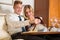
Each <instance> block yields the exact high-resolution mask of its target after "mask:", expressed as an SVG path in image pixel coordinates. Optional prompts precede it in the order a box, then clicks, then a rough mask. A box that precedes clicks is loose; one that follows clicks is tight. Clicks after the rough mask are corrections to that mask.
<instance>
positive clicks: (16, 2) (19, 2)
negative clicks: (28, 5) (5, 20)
mask: <svg viewBox="0 0 60 40" xmlns="http://www.w3.org/2000/svg"><path fill="white" fill-rule="evenodd" d="M16 4H22V1H14V6H15V5H16Z"/></svg>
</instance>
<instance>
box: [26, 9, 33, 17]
mask: <svg viewBox="0 0 60 40" xmlns="http://www.w3.org/2000/svg"><path fill="white" fill-rule="evenodd" d="M26 16H27V17H30V16H33V12H32V10H30V9H29V8H27V9H26Z"/></svg>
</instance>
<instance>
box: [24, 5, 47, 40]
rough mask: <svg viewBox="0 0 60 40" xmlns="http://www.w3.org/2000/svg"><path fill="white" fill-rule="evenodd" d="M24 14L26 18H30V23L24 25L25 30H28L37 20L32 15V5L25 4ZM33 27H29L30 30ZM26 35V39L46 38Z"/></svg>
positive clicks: (37, 39)
mask: <svg viewBox="0 0 60 40" xmlns="http://www.w3.org/2000/svg"><path fill="white" fill-rule="evenodd" d="M24 14H25V18H26V20H30V21H31V22H30V23H31V25H29V26H26V29H27V31H30V28H31V27H32V26H34V27H35V25H36V24H37V23H38V22H37V20H36V19H35V17H34V11H33V9H32V7H31V6H30V5H25V7H24ZM33 29H34V28H33ZM33 29H31V30H33ZM27 37H28V38H26V39H28V40H46V39H43V38H40V37H38V36H32V35H31V36H29V35H28V36H27Z"/></svg>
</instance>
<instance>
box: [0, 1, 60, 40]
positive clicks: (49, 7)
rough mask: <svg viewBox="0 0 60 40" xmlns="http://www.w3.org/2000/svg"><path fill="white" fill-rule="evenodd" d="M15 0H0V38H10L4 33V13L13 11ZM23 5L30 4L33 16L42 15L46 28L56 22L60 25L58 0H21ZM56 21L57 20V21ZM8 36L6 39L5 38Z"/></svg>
mask: <svg viewBox="0 0 60 40" xmlns="http://www.w3.org/2000/svg"><path fill="white" fill-rule="evenodd" d="M14 1H15V0H0V40H4V39H5V40H11V38H10V36H9V34H7V33H6V29H7V28H6V25H5V24H6V19H5V18H6V15H7V14H9V13H13V3H14ZM22 2H23V5H26V4H30V5H31V6H32V8H33V9H34V13H35V16H38V17H42V20H43V21H44V23H45V25H46V27H47V28H49V27H50V26H52V25H51V24H52V22H56V25H55V26H56V27H57V28H58V27H60V0H22ZM57 21H58V22H57ZM7 38H8V39H7Z"/></svg>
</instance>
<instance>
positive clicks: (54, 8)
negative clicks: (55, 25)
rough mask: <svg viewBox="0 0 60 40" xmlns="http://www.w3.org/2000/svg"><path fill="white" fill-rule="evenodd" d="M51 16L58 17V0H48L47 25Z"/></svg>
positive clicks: (59, 5)
mask: <svg viewBox="0 0 60 40" xmlns="http://www.w3.org/2000/svg"><path fill="white" fill-rule="evenodd" d="M51 18H57V19H60V0H49V26H51V23H50V20H51Z"/></svg>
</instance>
